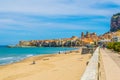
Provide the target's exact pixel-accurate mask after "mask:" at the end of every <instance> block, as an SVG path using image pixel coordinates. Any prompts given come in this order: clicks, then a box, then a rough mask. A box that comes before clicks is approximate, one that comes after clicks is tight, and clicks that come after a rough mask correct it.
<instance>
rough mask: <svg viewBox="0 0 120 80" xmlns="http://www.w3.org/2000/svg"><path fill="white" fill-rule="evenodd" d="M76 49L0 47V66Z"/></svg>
mask: <svg viewBox="0 0 120 80" xmlns="http://www.w3.org/2000/svg"><path fill="white" fill-rule="evenodd" d="M75 49H77V48H64V47H29V48H8V47H6V46H0V65H5V64H9V63H13V62H17V61H20V60H23V59H25V58H27V57H31V56H35V55H43V54H54V53H58V52H59V51H61V52H64V51H70V50H75Z"/></svg>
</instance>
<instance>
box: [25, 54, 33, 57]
mask: <svg viewBox="0 0 120 80" xmlns="http://www.w3.org/2000/svg"><path fill="white" fill-rule="evenodd" d="M32 56H34V55H33V54H28V55H26V57H32Z"/></svg>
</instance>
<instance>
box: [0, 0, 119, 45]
mask: <svg viewBox="0 0 120 80" xmlns="http://www.w3.org/2000/svg"><path fill="white" fill-rule="evenodd" d="M118 12H120V1H119V0H0V44H1V45H6V44H9V45H10V44H17V43H18V42H19V41H20V40H41V39H42V40H43V39H59V38H69V37H71V36H78V37H80V34H81V32H86V31H89V32H96V33H97V34H98V35H101V34H103V33H105V32H108V31H109V30H110V19H111V16H112V15H113V14H116V13H118Z"/></svg>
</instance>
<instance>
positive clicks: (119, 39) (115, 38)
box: [112, 36, 120, 42]
mask: <svg viewBox="0 0 120 80" xmlns="http://www.w3.org/2000/svg"><path fill="white" fill-rule="evenodd" d="M112 41H113V42H120V36H114V37H113V38H112Z"/></svg>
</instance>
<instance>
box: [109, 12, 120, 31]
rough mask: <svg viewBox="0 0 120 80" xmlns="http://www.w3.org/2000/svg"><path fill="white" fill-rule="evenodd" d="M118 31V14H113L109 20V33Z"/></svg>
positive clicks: (119, 19) (119, 20) (119, 16)
mask: <svg viewBox="0 0 120 80" xmlns="http://www.w3.org/2000/svg"><path fill="white" fill-rule="evenodd" d="M118 30H120V13H117V14H114V15H113V16H112V18H111V28H110V31H111V32H115V31H118Z"/></svg>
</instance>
